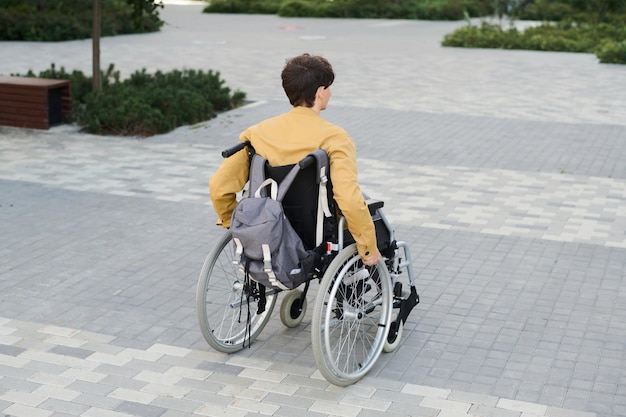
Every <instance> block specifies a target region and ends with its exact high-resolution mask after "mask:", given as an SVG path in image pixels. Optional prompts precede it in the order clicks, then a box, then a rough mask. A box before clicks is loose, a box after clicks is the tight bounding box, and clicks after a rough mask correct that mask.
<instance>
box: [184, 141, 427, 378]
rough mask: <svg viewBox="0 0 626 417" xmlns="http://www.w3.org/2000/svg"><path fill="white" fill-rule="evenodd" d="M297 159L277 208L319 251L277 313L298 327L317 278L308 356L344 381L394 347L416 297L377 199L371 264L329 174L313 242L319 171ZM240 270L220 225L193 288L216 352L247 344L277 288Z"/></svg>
mask: <svg viewBox="0 0 626 417" xmlns="http://www.w3.org/2000/svg"><path fill="white" fill-rule="evenodd" d="M247 146H249V145H246V144H239V145H237V146H236V147H233V148H231V149H228V150H226V151H224V152H223V153H222V155H223V156H225V157H228V156H229V155H232V154H234V153H235V152H239V151H242V150H243V149H246V150H247V151H248V152H253V151H254V150H253V149H252V148H251V147H247ZM303 162H306V161H305V160H303V161H301V162H300V166H301V168H302V169H301V171H300V172H299V173H298V175H297V176H296V181H295V182H294V183H293V184H292V186H291V187H290V189H289V192H288V193H287V194H286V196H285V198H284V199H283V207H284V209H285V216H286V217H287V218H288V219H289V220H290V222H291V223H292V226H293V227H294V229H295V230H296V232H297V233H298V234H299V235H300V236H301V238H302V240H303V243H304V244H305V247H306V249H308V250H312V249H313V250H315V251H318V252H319V253H320V263H319V265H318V267H316V268H315V270H314V271H313V272H312V273H311V274H310V277H309V279H308V280H307V281H306V282H305V283H304V284H303V285H304V289H300V288H296V289H294V290H291V291H286V292H284V296H283V297H282V302H281V306H280V319H281V322H282V323H283V324H284V325H285V326H287V327H296V326H298V325H299V324H300V323H301V322H302V320H303V319H304V317H305V313H306V310H307V297H306V295H307V293H308V290H309V288H310V285H311V283H312V282H317V281H318V282H319V288H318V289H317V292H316V294H317V295H316V298H315V306H314V309H313V314H312V322H311V344H312V349H313V355H314V357H315V362H316V364H317V366H318V368H319V370H320V372H321V373H322V375H323V376H324V377H325V378H326V379H327V380H328V381H330V382H331V383H333V384H335V385H340V386H345V385H350V384H352V383H354V382H356V381H358V380H359V379H360V378H362V377H363V376H365V375H366V374H367V373H368V372H369V371H370V370H371V369H372V367H373V366H374V365H375V363H376V361H377V359H378V357H379V356H380V354H381V353H382V352H383V351H384V352H392V351H394V350H395V349H396V348H397V347H398V346H399V343H400V340H401V336H402V333H403V327H404V323H405V322H406V319H407V317H408V315H409V313H410V312H411V310H412V309H413V307H414V306H415V305H416V304H417V303H419V296H418V295H417V292H416V288H415V283H414V278H413V272H412V267H411V258H410V252H409V248H408V245H407V244H406V243H405V242H402V241H396V239H395V236H394V231H393V229H392V228H391V226H390V224H389V222H388V221H387V219H386V218H385V216H384V214H383V212H382V206H383V203H382V202H380V201H372V200H369V199H368V200H367V201H368V207H369V208H370V213H371V214H372V220H373V221H374V224H375V226H376V234H377V239H378V245H379V249H380V251H381V254H382V255H383V260H381V261H380V262H379V263H378V264H377V265H375V266H371V267H370V266H365V265H363V263H362V260H361V257H360V256H359V254H358V252H357V250H356V244H355V243H354V239H353V238H352V236H351V235H350V233H349V232H348V231H347V228H345V219H344V218H343V217H342V216H341V213H340V212H338V210H337V207H336V206H335V203H334V200H333V199H332V186H331V185H330V181H328V188H326V195H327V199H328V206H329V207H328V208H329V209H330V211H331V213H332V215H331V216H330V217H323V218H324V227H323V241H322V243H321V244H319V240H320V239H319V233H318V232H317V230H318V222H317V218H318V217H319V214H318V199H319V194H318V193H319V189H320V188H319V185H318V184H317V181H316V177H318V176H319V173H318V172H316V164H311V165H308V164H307V163H303ZM290 169H291V166H285V167H271V166H269V165H266V174H267V175H268V176H270V177H272V178H274V179H275V180H276V181H278V182H280V181H281V180H282V179H283V178H284V177H285V175H287V172H288V171H289V170H290ZM243 275H244V273H243V271H242V268H241V267H240V265H239V259H236V256H235V254H234V248H233V244H232V235H231V233H230V231H226V232H225V233H224V234H223V235H222V237H221V238H220V239H219V240H217V242H216V243H215V244H214V246H213V249H212V250H211V252H210V253H209V254H208V256H207V257H206V260H205V262H204V265H203V267H202V271H201V273H200V277H199V280H198V288H197V291H196V309H197V313H198V321H199V324H200V330H201V331H202V334H203V336H204V338H205V339H206V341H207V342H208V343H209V345H211V346H212V347H213V348H214V349H216V350H218V351H220V352H226V353H233V352H237V351H239V350H241V349H243V348H244V347H245V346H249V345H250V343H251V342H252V341H254V340H255V339H256V338H257V336H258V335H259V334H260V333H261V331H262V330H263V328H264V327H265V325H266V324H267V322H268V321H269V319H270V317H271V314H272V311H273V308H274V306H275V303H276V301H277V298H278V296H279V294H280V291H278V290H276V289H273V288H264V287H263V286H262V285H260V284H258V283H256V282H250V281H249V280H246V279H244V276H243ZM403 277H404V279H402V278H403ZM406 284H408V286H407V285H406Z"/></svg>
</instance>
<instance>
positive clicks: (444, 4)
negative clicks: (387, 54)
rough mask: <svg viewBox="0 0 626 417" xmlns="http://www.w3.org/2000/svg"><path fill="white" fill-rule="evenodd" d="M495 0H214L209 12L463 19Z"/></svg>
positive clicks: (489, 7) (482, 11)
mask: <svg viewBox="0 0 626 417" xmlns="http://www.w3.org/2000/svg"><path fill="white" fill-rule="evenodd" d="M491 3H492V0H212V1H211V3H210V4H209V5H208V6H207V7H206V8H205V9H204V11H205V12H206V13H270V14H274V13H276V14H278V15H279V16H284V17H344V18H388V19H429V20H460V19H463V17H464V13H467V14H468V15H469V16H472V17H475V16H484V15H486V14H487V13H490V12H491V11H492V10H493V8H492V5H491Z"/></svg>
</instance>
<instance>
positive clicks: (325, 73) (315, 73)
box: [281, 54, 335, 107]
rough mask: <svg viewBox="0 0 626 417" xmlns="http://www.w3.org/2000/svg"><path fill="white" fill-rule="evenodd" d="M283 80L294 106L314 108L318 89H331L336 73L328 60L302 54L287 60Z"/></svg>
mask: <svg viewBox="0 0 626 417" xmlns="http://www.w3.org/2000/svg"><path fill="white" fill-rule="evenodd" d="M281 78H282V79H283V89H284V90H285V93H286V94H287V97H289V102H290V103H291V105H292V106H305V107H313V103H314V102H315V93H316V92H317V89H318V88H319V87H324V88H328V87H330V85H331V84H332V83H333V81H334V80H335V73H334V72H333V67H332V66H331V65H330V62H328V61H327V60H326V58H323V57H321V56H316V55H309V54H302V55H298V56H296V57H294V58H291V59H288V60H287V63H286V64H285V68H284V69H283V72H282V74H281Z"/></svg>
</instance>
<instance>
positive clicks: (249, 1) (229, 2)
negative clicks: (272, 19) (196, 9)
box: [204, 0, 282, 14]
mask: <svg viewBox="0 0 626 417" xmlns="http://www.w3.org/2000/svg"><path fill="white" fill-rule="evenodd" d="M281 3H282V0H211V2H210V3H209V5H208V6H206V7H205V8H204V12H205V13H250V14H276V13H278V9H279V8H280V5H281Z"/></svg>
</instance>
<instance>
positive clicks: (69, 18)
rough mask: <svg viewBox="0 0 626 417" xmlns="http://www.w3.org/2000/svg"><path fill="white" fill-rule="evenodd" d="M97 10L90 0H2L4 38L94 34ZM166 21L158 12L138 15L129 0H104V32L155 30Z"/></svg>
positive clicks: (56, 38)
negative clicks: (137, 16) (93, 7)
mask: <svg viewBox="0 0 626 417" xmlns="http://www.w3.org/2000/svg"><path fill="white" fill-rule="evenodd" d="M92 21H93V10H92V2H91V1H90V0H64V1H47V2H43V1H37V0H20V1H14V0H0V40H2V41H13V40H16V41H52V42H55V41H65V40H74V39H88V38H91V36H92ZM162 25H163V22H162V21H161V20H160V19H159V18H158V13H156V11H155V12H153V13H152V14H147V13H145V14H143V15H142V16H140V17H139V18H138V19H137V18H136V17H135V16H134V14H133V8H132V7H131V6H129V5H128V4H127V3H126V2H125V1H121V0H104V1H103V5H102V27H101V33H102V36H113V35H120V34H126V33H144V32H155V31H158V30H159V29H160V27H161V26H162Z"/></svg>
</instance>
